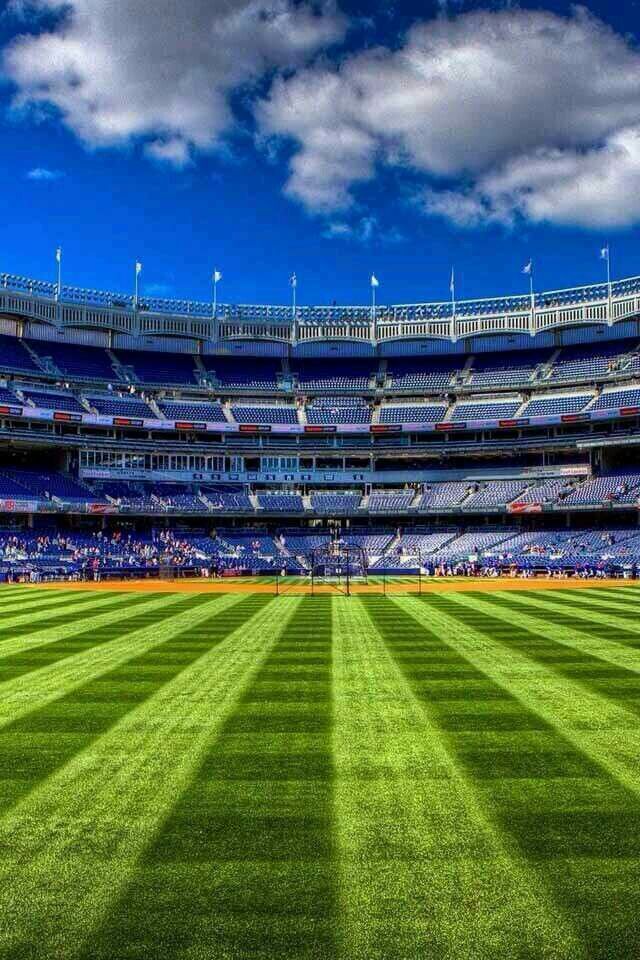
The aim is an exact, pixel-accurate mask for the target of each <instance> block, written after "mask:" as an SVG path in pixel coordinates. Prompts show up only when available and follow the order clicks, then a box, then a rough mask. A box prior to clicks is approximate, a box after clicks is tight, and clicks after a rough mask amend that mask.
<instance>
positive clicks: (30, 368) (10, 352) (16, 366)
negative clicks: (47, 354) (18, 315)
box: [0, 335, 42, 373]
mask: <svg viewBox="0 0 640 960" xmlns="http://www.w3.org/2000/svg"><path fill="white" fill-rule="evenodd" d="M0 370H2V371H6V372H7V373H41V372H42V370H41V369H40V367H39V366H38V364H37V363H36V362H35V360H33V359H32V357H31V355H30V353H29V351H28V350H27V348H26V346H25V344H24V343H23V341H22V340H18V339H17V338H16V337H7V336H4V335H0Z"/></svg>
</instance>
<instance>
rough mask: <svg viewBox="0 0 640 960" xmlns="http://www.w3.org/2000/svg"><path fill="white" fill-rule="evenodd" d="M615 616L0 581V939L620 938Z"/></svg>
mask: <svg viewBox="0 0 640 960" xmlns="http://www.w3.org/2000/svg"><path fill="white" fill-rule="evenodd" d="M639 605H640V594H639V593H637V592H636V591H635V590H629V589H615V588H606V589H583V590H580V591H576V590H569V589H567V590H555V591H553V592H547V591H525V590H522V591H511V592H508V593H507V592H503V593H500V592H495V593H490V592H466V593H447V594H444V593H443V594H438V593H430V594H427V595H424V596H422V597H418V596H393V597H386V598H385V597H382V596H376V595H371V596H359V597H351V598H346V597H342V596H338V595H336V596H316V597H310V596H295V595H285V596H281V597H275V596H272V595H268V594H248V595H242V594H218V595H214V594H201V595H198V594H183V595H181V594H179V593H153V592H149V593H144V594H136V593H118V592H115V591H113V592H109V591H105V592H99V593H98V592H96V593H91V592H86V591H85V592H80V591H75V592H74V591H73V590H68V591H67V590H61V591H57V592H53V593H52V592H50V591H46V590H39V589H31V588H21V587H15V588H4V589H0V958H2V960H50V958H65V960H66V958H78V960H80V958H82V960H93V958H97V960H118V958H123V960H124V958H129V960H133V958H136V960H142V958H145V960H146V958H150V960H161V958H162V960H164V958H168V960H173V958H181V960H201V958H202V960H204V958H207V960H210V958H211V960H213V958H215V960H218V958H245V957H247V958H248V957H251V958H257V960H267V958H276V957H278V958H279V957H283V958H284V957H287V958H328V960H331V958H344V960H352V958H353V960H355V958H362V960H369V958H372V960H375V958H380V960H381V958H389V960H402V958H406V960H410V958H418V957H419V958H421V960H422V958H445V957H446V958H452V960H453V958H456V960H457V958H469V960H471V958H473V960H475V958H480V960H483V958H500V960H502V958H522V960H524V958H527V960H533V958H550V960H556V958H558V960H564V958H566V960H569V958H571V960H574V958H583V960H598V958H621V960H627V958H635V957H638V956H640V911H639V909H638V903H639V900H640V897H639V893H640V830H639V829H638V828H639V827H640V616H639V614H638V608H639Z"/></svg>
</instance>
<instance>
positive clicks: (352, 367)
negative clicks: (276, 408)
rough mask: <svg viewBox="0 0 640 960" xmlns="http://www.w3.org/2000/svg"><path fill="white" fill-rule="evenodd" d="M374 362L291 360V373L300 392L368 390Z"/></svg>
mask: <svg viewBox="0 0 640 960" xmlns="http://www.w3.org/2000/svg"><path fill="white" fill-rule="evenodd" d="M376 367H377V363H376V361H375V360H363V359H358V358H353V359H349V360H343V359H338V358H336V359H332V360H330V361H327V360H324V359H323V360H292V361H291V372H292V374H293V375H294V377H295V379H296V381H297V384H298V386H299V388H300V390H301V391H302V392H308V391H311V392H313V391H316V390H318V391H357V390H368V389H369V381H370V379H371V377H372V375H374V373H375V370H376Z"/></svg>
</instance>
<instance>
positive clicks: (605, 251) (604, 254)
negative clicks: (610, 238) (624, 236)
mask: <svg viewBox="0 0 640 960" xmlns="http://www.w3.org/2000/svg"><path fill="white" fill-rule="evenodd" d="M600 259H601V260H608V259H609V247H608V245H607V246H606V247H603V248H602V250H601V251H600Z"/></svg>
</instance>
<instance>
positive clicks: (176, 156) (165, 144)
mask: <svg viewBox="0 0 640 960" xmlns="http://www.w3.org/2000/svg"><path fill="white" fill-rule="evenodd" d="M145 153H147V155H148V156H150V157H152V158H153V159H154V160H159V161H161V162H162V163H170V164H171V165H172V166H174V167H186V166H188V165H189V164H190V163H191V153H190V150H189V144H188V143H187V141H186V140H182V139H181V138H180V137H172V138H171V139H170V140H152V141H151V143H148V144H147V145H146V147H145Z"/></svg>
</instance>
